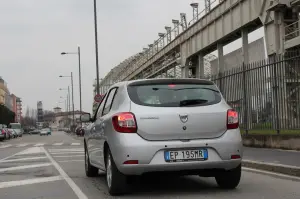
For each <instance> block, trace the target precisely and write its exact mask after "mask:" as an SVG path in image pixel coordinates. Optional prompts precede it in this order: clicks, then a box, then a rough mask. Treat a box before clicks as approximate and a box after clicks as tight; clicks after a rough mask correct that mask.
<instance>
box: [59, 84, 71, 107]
mask: <svg viewBox="0 0 300 199" xmlns="http://www.w3.org/2000/svg"><path fill="white" fill-rule="evenodd" d="M59 90H60V91H62V90H66V91H67V92H68V94H67V103H68V105H67V107H68V110H67V111H68V112H70V111H71V96H70V87H69V86H68V88H64V89H62V88H60V89H59Z"/></svg>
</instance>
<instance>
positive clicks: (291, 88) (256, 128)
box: [210, 56, 300, 134]
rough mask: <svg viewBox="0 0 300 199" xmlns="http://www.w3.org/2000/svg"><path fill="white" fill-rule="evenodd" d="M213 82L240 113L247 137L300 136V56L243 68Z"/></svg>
mask: <svg viewBox="0 0 300 199" xmlns="http://www.w3.org/2000/svg"><path fill="white" fill-rule="evenodd" d="M210 79H211V80H212V81H214V82H215V83H216V84H217V85H218V86H219V88H220V90H221V92H222V94H223V96H224V97H225V99H226V100H227V102H228V103H229V104H230V105H231V106H232V107H233V108H234V109H236V110H237V111H238V112H239V117H240V126H241V129H242V131H243V132H244V133H259V134H273V133H274V134H275V133H277V134H280V133H281V134H283V133H286V134H295V133H296V134H298V133H299V134H300V56H294V57H291V56H289V57H288V58H287V57H286V56H276V57H272V58H269V59H267V60H263V61H259V62H255V63H251V64H243V65H242V66H241V67H238V68H234V69H231V70H228V71H226V72H224V73H222V74H218V75H214V76H211V78H210Z"/></svg>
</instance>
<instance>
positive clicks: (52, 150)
mask: <svg viewBox="0 0 300 199" xmlns="http://www.w3.org/2000/svg"><path fill="white" fill-rule="evenodd" d="M62 151H84V150H83V148H73V149H49V152H50V153H51V152H62Z"/></svg>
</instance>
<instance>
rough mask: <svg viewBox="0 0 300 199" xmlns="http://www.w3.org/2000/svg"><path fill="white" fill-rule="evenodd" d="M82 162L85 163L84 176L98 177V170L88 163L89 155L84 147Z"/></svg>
mask: <svg viewBox="0 0 300 199" xmlns="http://www.w3.org/2000/svg"><path fill="white" fill-rule="evenodd" d="M84 154H85V155H84V161H85V164H84V165H85V174H86V176H87V177H95V176H97V175H98V172H99V169H98V168H97V167H94V166H93V165H91V163H90V158H89V153H88V151H87V149H86V147H84Z"/></svg>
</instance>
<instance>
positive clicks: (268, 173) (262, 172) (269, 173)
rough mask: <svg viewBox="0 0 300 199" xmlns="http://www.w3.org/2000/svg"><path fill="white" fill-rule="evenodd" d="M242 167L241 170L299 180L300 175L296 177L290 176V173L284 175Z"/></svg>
mask: <svg viewBox="0 0 300 199" xmlns="http://www.w3.org/2000/svg"><path fill="white" fill-rule="evenodd" d="M242 169H243V171H248V172H254V173H260V174H265V175H272V176H276V177H283V178H288V179H293V180H297V181H300V177H297V176H290V175H285V174H281V173H275V172H270V171H263V170H259V169H252V168H249V167H243V168H242Z"/></svg>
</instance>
